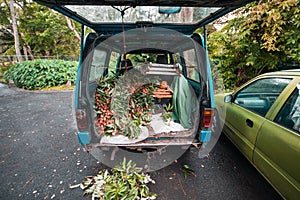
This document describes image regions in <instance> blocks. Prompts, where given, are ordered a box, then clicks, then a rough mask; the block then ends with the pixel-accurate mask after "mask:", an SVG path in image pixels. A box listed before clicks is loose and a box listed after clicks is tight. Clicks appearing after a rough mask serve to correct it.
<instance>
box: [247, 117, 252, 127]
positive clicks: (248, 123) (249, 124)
mask: <svg viewBox="0 0 300 200" xmlns="http://www.w3.org/2000/svg"><path fill="white" fill-rule="evenodd" d="M246 124H247V126H249V127H250V128H252V127H253V121H252V120H250V119H246Z"/></svg>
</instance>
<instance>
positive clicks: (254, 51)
mask: <svg viewBox="0 0 300 200" xmlns="http://www.w3.org/2000/svg"><path fill="white" fill-rule="evenodd" d="M234 14H235V15H236V18H234V19H232V20H229V21H228V23H227V25H226V26H225V27H224V28H223V29H222V30H220V31H215V32H213V33H211V34H210V35H209V39H208V45H209V50H210V55H211V59H212V60H213V61H214V62H215V63H216V65H217V67H218V70H219V73H220V74H221V76H222V77H223V81H224V85H225V87H226V88H233V87H235V86H239V85H241V84H242V83H244V82H246V81H247V80H249V79H250V78H252V77H254V76H257V75H258V74H261V73H263V72H267V71H272V70H278V69H283V68H285V69H287V68H299V63H300V6H299V1H296V0H269V1H259V2H255V3H251V4H250V5H247V6H246V7H244V8H242V9H240V10H238V11H236V12H235V13H234Z"/></svg>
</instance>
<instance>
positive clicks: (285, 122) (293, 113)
mask: <svg viewBox="0 0 300 200" xmlns="http://www.w3.org/2000/svg"><path fill="white" fill-rule="evenodd" d="M274 121H275V122H276V123H278V124H280V125H282V126H284V127H286V128H288V129H292V130H294V131H297V132H298V133H299V132H300V92H299V90H298V89H295V91H294V92H293V93H292V95H291V96H290V97H289V98H288V100H287V101H286V102H285V104H284V105H283V107H282V108H281V110H280V112H279V113H278V115H277V116H276V118H275V120H274Z"/></svg>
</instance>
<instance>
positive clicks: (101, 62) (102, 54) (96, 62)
mask: <svg viewBox="0 0 300 200" xmlns="http://www.w3.org/2000/svg"><path fill="white" fill-rule="evenodd" d="M106 58H107V51H105V50H103V49H100V48H95V49H94V53H93V58H92V64H91V69H90V77H89V81H96V80H97V79H98V78H99V77H100V76H102V75H103V72H104V70H105V61H106Z"/></svg>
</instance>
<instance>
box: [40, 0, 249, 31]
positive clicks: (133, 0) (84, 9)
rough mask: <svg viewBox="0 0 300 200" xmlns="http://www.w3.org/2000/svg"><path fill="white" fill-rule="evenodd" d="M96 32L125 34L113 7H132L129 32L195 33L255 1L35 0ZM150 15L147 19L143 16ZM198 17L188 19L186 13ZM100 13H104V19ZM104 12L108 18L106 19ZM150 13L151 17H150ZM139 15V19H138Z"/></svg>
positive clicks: (127, 19) (127, 22) (127, 15)
mask: <svg viewBox="0 0 300 200" xmlns="http://www.w3.org/2000/svg"><path fill="white" fill-rule="evenodd" d="M35 1H36V2H38V3H39V4H43V5H46V6H47V7H49V8H52V9H54V10H56V11H58V12H60V13H62V14H64V15H66V16H68V17H70V18H72V19H74V20H76V21H78V22H80V23H81V24H83V25H85V26H88V27H90V28H92V29H93V30H95V31H96V32H111V33H114V34H115V33H118V32H122V20H121V17H120V15H119V13H117V11H116V10H115V9H114V8H112V6H115V7H117V6H128V7H131V8H130V9H129V10H127V11H126V13H125V15H124V21H125V27H124V28H125V30H128V29H133V28H137V27H139V26H143V25H145V24H146V25H148V26H149V25H151V26H154V27H161V28H168V29H173V30H176V31H180V32H182V33H184V34H192V33H193V32H194V31H195V30H196V29H197V28H199V27H202V26H205V25H206V24H208V23H210V22H212V21H214V20H215V19H218V18H220V17H222V16H223V15H225V14H227V13H229V12H231V11H233V10H235V9H237V8H239V7H241V6H244V5H246V4H247V3H249V2H251V1H253V0H188V1H186V0H177V1H165V0H125V1H123V0H104V1H103V0H72V1H65V0H35ZM145 12H147V15H145V16H143V13H145ZM190 12H193V13H194V15H193V16H194V17H185V15H186V13H190ZM97 13H102V15H101V18H99V17H97V16H100V15H99V14H97ZM103 13H106V14H107V17H102V16H103ZM149 13H150V14H149ZM136 16H139V17H136Z"/></svg>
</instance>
